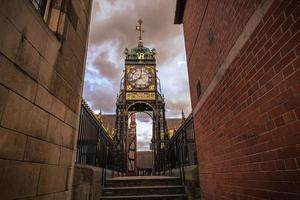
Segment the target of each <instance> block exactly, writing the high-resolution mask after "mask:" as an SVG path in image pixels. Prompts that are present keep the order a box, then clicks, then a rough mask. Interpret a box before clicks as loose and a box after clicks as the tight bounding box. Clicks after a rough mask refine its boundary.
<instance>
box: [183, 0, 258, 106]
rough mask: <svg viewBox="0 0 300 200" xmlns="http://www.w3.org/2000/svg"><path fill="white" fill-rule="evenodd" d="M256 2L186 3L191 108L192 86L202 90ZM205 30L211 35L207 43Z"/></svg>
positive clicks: (194, 98) (190, 0)
mask: <svg viewBox="0 0 300 200" xmlns="http://www.w3.org/2000/svg"><path fill="white" fill-rule="evenodd" d="M259 2H260V0H251V1H245V0H238V1H237V0H226V1H217V0H210V1H208V0H201V1H200V0H187V3H186V9H185V13H184V19H183V25H184V33H185V41H186V50H187V60H188V64H189V69H188V70H189V73H190V74H193V76H191V77H190V80H189V81H190V86H191V87H190V91H191V92H192V93H191V94H192V96H191V99H192V105H193V106H194V105H195V103H196V102H197V96H196V94H197V93H196V87H195V85H196V82H197V80H200V82H201V87H202V90H205V89H206V88H207V86H208V84H209V82H210V81H211V79H212V78H213V76H214V74H215V72H216V70H217V69H218V68H219V66H220V65H221V64H222V63H223V61H224V59H225V57H226V56H227V54H228V52H229V50H230V49H231V47H232V46H233V44H234V42H235V41H236V39H237V38H238V36H239V35H240V33H241V31H242V30H243V27H244V25H245V24H246V23H247V22H248V20H249V18H250V16H251V15H252V14H253V12H254V10H255V8H256V7H257V5H258V3H259ZM209 30H211V31H212V33H213V35H214V41H213V43H212V44H211V45H209V42H208V33H209Z"/></svg>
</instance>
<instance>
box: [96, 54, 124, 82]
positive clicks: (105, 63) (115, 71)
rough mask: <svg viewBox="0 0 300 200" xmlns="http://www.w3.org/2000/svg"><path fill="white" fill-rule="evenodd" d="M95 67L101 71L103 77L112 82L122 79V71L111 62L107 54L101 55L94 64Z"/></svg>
mask: <svg viewBox="0 0 300 200" xmlns="http://www.w3.org/2000/svg"><path fill="white" fill-rule="evenodd" d="M93 66H94V67H95V68H96V69H97V70H99V71H100V73H101V75H102V76H103V77H106V78H108V79H110V80H116V79H117V78H119V77H121V73H122V70H120V68H118V67H117V66H116V64H115V63H113V62H111V61H109V59H108V53H107V52H101V53H99V54H98V55H97V57H96V58H95V60H94V62H93Z"/></svg>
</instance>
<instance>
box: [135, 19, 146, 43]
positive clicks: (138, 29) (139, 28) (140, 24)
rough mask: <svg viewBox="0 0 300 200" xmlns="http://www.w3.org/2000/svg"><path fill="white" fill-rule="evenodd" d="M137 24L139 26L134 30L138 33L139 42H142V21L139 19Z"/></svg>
mask: <svg viewBox="0 0 300 200" xmlns="http://www.w3.org/2000/svg"><path fill="white" fill-rule="evenodd" d="M138 23H139V25H138V26H136V27H135V29H136V30H137V31H139V32H140V37H139V40H142V32H143V33H144V30H143V29H142V23H143V21H142V20H141V19H139V21H138Z"/></svg>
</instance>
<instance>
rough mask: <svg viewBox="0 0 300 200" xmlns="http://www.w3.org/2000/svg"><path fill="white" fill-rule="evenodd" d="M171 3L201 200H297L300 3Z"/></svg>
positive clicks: (243, 0) (195, 0) (299, 191)
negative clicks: (184, 66)
mask: <svg viewBox="0 0 300 200" xmlns="http://www.w3.org/2000/svg"><path fill="white" fill-rule="evenodd" d="M177 5H178V6H177V11H176V17H175V23H181V20H183V26H184V33H185V42H186V51H187V61H188V71H189V82H190V91H191V98H192V108H193V115H194V123H195V131H196V143H197V154H198V160H199V174H200V180H201V189H202V190H203V194H204V198H205V199H206V200H210V199H215V200H220V199H230V200H231V199H278V200H279V199H280V200H282V199H289V200H291V199H300V183H299V180H300V137H299V136H300V87H299V86H300V70H299V66H300V45H299V42H300V2H299V1H297V0H294V1H284V0H281V1H279V0H278V1H272V0H255V1H246V0H238V1H233V0H232V1H217V0H186V1H184V0H178V1H177ZM182 14H183V17H182ZM180 17H182V18H181V19H180Z"/></svg>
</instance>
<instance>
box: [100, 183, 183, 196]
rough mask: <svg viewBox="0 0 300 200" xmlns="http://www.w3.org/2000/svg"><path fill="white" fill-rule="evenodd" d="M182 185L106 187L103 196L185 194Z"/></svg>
mask: <svg viewBox="0 0 300 200" xmlns="http://www.w3.org/2000/svg"><path fill="white" fill-rule="evenodd" d="M184 193H185V190H184V187H183V186H182V185H177V186H173V185H168V186H134V187H105V188H104V189H103V193H102V194H103V196H123V195H124V196H125V195H126V196H128V195H147V194H184Z"/></svg>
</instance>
